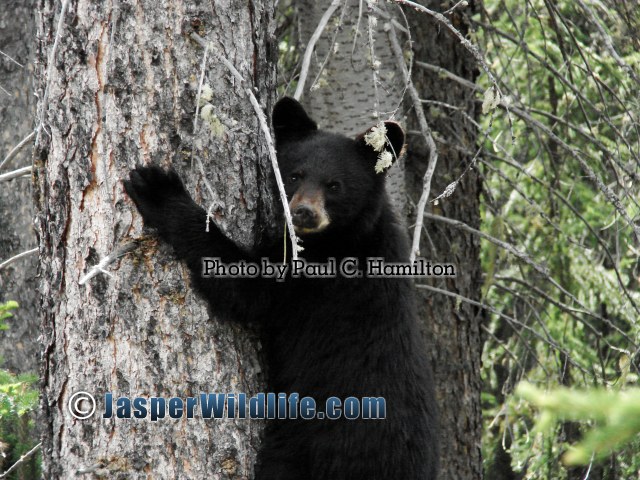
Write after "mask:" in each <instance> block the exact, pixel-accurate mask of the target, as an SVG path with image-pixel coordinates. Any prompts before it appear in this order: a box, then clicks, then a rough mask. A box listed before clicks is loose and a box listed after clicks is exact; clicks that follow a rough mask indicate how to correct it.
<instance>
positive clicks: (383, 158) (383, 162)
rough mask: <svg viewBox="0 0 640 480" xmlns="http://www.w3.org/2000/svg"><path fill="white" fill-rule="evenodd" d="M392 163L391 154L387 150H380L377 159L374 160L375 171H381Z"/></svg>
mask: <svg viewBox="0 0 640 480" xmlns="http://www.w3.org/2000/svg"><path fill="white" fill-rule="evenodd" d="M391 165H393V155H392V154H391V152H389V151H388V150H385V151H384V152H381V153H380V155H378V161H377V162H376V173H382V172H384V171H385V170H386V169H387V168H389V167H390V166H391Z"/></svg>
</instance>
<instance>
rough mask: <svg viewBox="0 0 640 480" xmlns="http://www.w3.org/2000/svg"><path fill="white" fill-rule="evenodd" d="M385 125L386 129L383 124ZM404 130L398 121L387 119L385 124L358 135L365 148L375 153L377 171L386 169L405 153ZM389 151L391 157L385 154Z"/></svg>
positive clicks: (357, 138) (357, 139)
mask: <svg viewBox="0 0 640 480" xmlns="http://www.w3.org/2000/svg"><path fill="white" fill-rule="evenodd" d="M382 125H384V129H382V128H381V126H382ZM404 140H405V136H404V130H403V129H402V127H401V126H400V124H399V123H397V122H392V121H387V122H384V124H380V123H379V124H377V125H375V126H373V127H371V128H370V129H369V130H367V131H366V132H364V133H361V134H360V135H358V136H357V137H356V141H357V142H358V143H360V144H361V145H362V146H363V147H364V148H366V149H368V150H370V151H371V152H373V153H375V154H376V156H377V158H378V162H377V163H376V172H377V173H381V172H384V171H386V170H387V169H388V168H389V167H391V165H393V164H394V163H395V161H396V160H397V159H398V158H400V157H401V156H402V154H403V153H404ZM385 151H386V152H389V153H390V154H391V157H389V156H388V155H383V152H385Z"/></svg>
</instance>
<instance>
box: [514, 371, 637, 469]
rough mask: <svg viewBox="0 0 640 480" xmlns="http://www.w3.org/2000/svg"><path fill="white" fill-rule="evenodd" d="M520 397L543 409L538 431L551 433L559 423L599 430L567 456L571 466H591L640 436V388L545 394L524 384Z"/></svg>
mask: <svg viewBox="0 0 640 480" xmlns="http://www.w3.org/2000/svg"><path fill="white" fill-rule="evenodd" d="M516 394H517V395H519V396H521V397H522V398H524V399H526V400H528V401H530V402H531V403H533V404H534V405H536V406H537V407H538V408H539V409H541V411H542V413H541V415H540V418H539V421H538V424H537V425H536V431H539V432H541V433H544V432H546V431H549V430H550V429H551V428H552V427H553V426H554V425H555V424H556V423H557V422H558V421H559V420H575V421H582V422H585V421H589V420H593V421H594V422H595V423H596V425H597V426H596V427H594V428H592V429H591V430H589V431H588V432H587V433H586V434H585V435H584V438H583V439H582V440H581V441H580V442H579V443H578V444H577V445H575V446H573V447H572V448H571V449H570V450H569V451H568V452H567V453H565V455H564V457H563V458H564V461H565V463H566V464H568V465H588V464H589V463H590V462H591V460H592V459H594V458H595V459H596V460H601V459H603V458H604V457H606V456H607V455H609V454H611V453H613V452H615V451H616V450H619V449H620V448H621V447H622V446H624V445H626V444H629V443H632V442H633V441H634V440H636V439H635V437H636V435H638V434H639V433H640V389H638V388H635V389H630V390H627V391H622V392H621V391H611V390H604V389H590V390H578V389H569V388H556V389H554V390H552V391H550V392H544V391H542V390H540V389H538V388H536V387H534V386H532V385H531V384H528V383H521V384H520V385H519V386H518V388H517V390H516Z"/></svg>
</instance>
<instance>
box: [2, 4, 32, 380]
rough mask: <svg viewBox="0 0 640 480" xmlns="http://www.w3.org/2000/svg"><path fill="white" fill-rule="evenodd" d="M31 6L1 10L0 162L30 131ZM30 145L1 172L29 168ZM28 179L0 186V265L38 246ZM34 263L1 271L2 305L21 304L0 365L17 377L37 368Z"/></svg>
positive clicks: (4, 340) (24, 261) (4, 342)
mask: <svg viewBox="0 0 640 480" xmlns="http://www.w3.org/2000/svg"><path fill="white" fill-rule="evenodd" d="M34 8H35V1H32V0H7V1H6V2H4V3H3V6H2V8H1V9H0V50H1V51H2V52H4V53H5V54H7V55H9V56H10V57H11V58H12V59H13V60H10V59H8V58H7V57H5V56H3V55H0V59H1V60H0V87H2V89H4V90H5V91H6V92H0V125H2V128H1V129H0V163H1V162H2V161H3V160H4V158H5V157H6V156H7V154H8V153H9V152H11V151H12V150H13V149H14V147H16V146H17V145H18V144H19V143H20V142H21V141H22V140H23V139H25V138H26V137H27V136H28V135H29V134H30V133H31V132H33V129H34V117H35V106H36V98H35V97H34V95H33V68H34V67H33V56H34V52H35V48H34V47H35V38H34V37H35V27H36V25H35V18H34V17H35V11H34ZM30 39H32V40H30ZM14 60H15V61H14ZM15 62H18V63H20V64H21V65H22V66H20V65H17V64H16V63H15ZM31 145H33V140H31V141H30V142H29V141H28V142H27V143H25V145H24V146H23V147H22V149H21V150H19V152H18V153H17V154H16V155H14V156H13V157H12V159H11V160H10V161H9V162H7V163H6V164H5V165H4V166H3V167H2V168H1V169H0V174H2V173H7V172H9V171H11V170H15V169H17V168H22V167H26V166H29V164H30V162H31V156H30V154H31ZM29 178H30V177H29V176H28V175H27V176H23V177H20V178H15V179H13V180H11V181H9V182H4V183H2V184H0V263H2V262H3V261H5V260H7V259H9V258H12V257H14V256H16V255H18V254H20V253H22V252H26V251H27V250H32V249H33V248H35V247H36V236H35V234H34V231H33V201H32V193H31V184H30V182H29ZM37 265H38V256H37V255H30V256H27V257H23V258H21V259H19V260H16V261H15V262H13V263H11V264H10V265H9V266H7V267H5V268H3V269H1V270H0V303H3V302H6V301H7V300H15V301H17V302H18V303H19V304H20V308H19V309H18V310H15V311H14V312H13V317H12V318H11V320H10V321H9V325H10V327H9V329H8V330H6V331H3V332H2V333H1V334H0V356H1V357H2V358H3V359H4V364H3V365H1V366H2V367H4V368H7V369H9V370H11V371H13V372H17V373H23V372H27V371H37V369H38V367H37V365H38V341H37V338H38V325H39V318H38V299H37V298H38V292H37V288H36V273H37V269H38V267H37Z"/></svg>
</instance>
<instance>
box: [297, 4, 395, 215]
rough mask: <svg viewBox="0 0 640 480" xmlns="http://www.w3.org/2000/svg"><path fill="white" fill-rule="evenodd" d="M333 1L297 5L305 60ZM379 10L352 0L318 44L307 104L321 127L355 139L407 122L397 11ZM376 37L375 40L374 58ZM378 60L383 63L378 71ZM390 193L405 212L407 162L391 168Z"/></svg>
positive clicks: (329, 23) (306, 98) (305, 96)
mask: <svg viewBox="0 0 640 480" xmlns="http://www.w3.org/2000/svg"><path fill="white" fill-rule="evenodd" d="M331 3H332V1H331V0H321V1H313V0H302V1H298V2H295V6H296V8H297V19H298V29H299V31H300V39H301V40H302V45H301V52H300V55H301V56H302V55H303V54H304V50H305V49H306V47H307V45H308V43H309V40H310V39H311V36H312V35H313V33H314V31H315V30H316V28H317V26H318V25H319V24H320V21H321V19H322V16H323V15H324V13H325V12H326V11H327V9H328V8H329V6H330V5H331ZM379 7H380V9H378V8H376V9H375V10H369V9H368V8H367V6H366V3H365V2H360V1H359V0H346V1H345V2H344V6H340V7H338V9H337V10H336V12H335V13H334V15H333V17H332V18H331V20H330V21H329V22H328V24H327V26H326V28H325V29H324V32H323V34H322V37H321V38H320V40H319V41H318V42H317V44H316V46H315V49H314V54H313V57H312V61H311V66H310V68H309V76H308V78H307V82H306V83H305V91H304V95H303V97H302V98H301V102H302V103H303V104H304V105H305V107H306V108H307V111H309V112H310V114H311V116H312V118H313V119H314V120H315V121H316V122H318V125H319V127H320V128H323V129H326V130H329V131H333V132H337V133H342V134H344V135H347V136H353V137H355V136H356V135H358V134H360V133H362V132H364V131H365V130H367V128H369V127H370V126H372V125H375V124H376V123H377V122H378V121H380V120H388V119H390V118H391V117H393V119H394V120H396V121H399V122H401V123H402V124H404V110H403V105H402V94H403V90H404V80H403V78H402V72H400V71H399V70H398V68H397V65H398V64H397V61H396V59H395V57H394V55H393V51H392V49H391V46H390V45H389V43H388V40H387V34H386V33H385V32H384V25H385V23H386V22H388V21H389V19H390V18H393V12H394V11H393V10H392V9H391V10H390V11H389V12H387V10H386V7H385V5H384V4H383V3H382V2H380V6H379ZM381 9H382V10H381ZM370 18H372V19H373V20H370ZM370 22H373V23H370ZM370 35H371V37H372V38H373V39H374V41H373V46H374V55H373V57H372V55H371V48H370ZM373 62H379V64H378V63H376V64H375V68H374V63H373ZM374 78H375V83H374ZM316 79H317V80H316ZM375 84H377V95H376V88H375V87H374V85H375ZM387 191H388V192H389V194H390V197H391V200H392V202H393V205H394V207H395V208H396V210H397V211H398V212H404V210H405V204H406V191H405V188H404V161H403V159H400V161H399V162H396V164H395V165H394V166H393V167H392V168H391V169H390V170H389V172H388V177H387Z"/></svg>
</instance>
